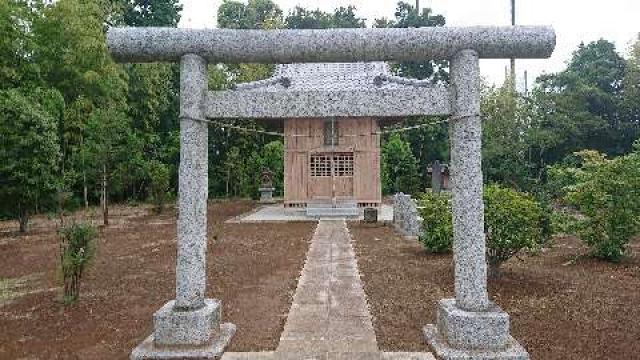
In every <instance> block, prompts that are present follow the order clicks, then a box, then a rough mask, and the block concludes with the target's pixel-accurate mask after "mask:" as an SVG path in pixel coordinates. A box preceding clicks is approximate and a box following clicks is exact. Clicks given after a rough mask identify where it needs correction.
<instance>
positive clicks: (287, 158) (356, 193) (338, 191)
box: [284, 118, 381, 206]
mask: <svg viewBox="0 0 640 360" xmlns="http://www.w3.org/2000/svg"><path fill="white" fill-rule="evenodd" d="M335 121H336V123H337V124H338V125H337V129H338V144H337V145H334V146H331V145H325V134H324V126H325V125H324V124H325V119H313V118H310V119H286V120H285V121H284V134H285V141H284V148H285V150H284V165H285V166H284V168H285V177H284V195H285V204H287V205H289V206H295V205H301V206H304V204H306V203H307V202H308V201H313V200H330V199H331V194H335V195H336V196H337V199H338V200H341V199H349V198H351V199H353V200H355V201H357V202H358V203H359V204H360V205H361V206H364V205H368V204H379V203H380V201H381V184H380V135H379V134H378V132H379V130H380V128H379V125H378V122H377V121H376V119H373V118H337V119H336V120H335ZM349 153H353V170H352V171H353V175H352V177H351V178H350V179H349V178H347V177H334V178H333V180H332V179H331V178H330V177H324V178H322V177H316V176H314V177H312V176H311V175H312V172H313V173H314V174H315V175H318V173H320V174H322V175H327V174H328V173H323V172H322V171H323V169H317V168H313V169H312V168H311V167H310V161H311V157H312V156H317V155H320V157H321V158H323V156H322V155H327V156H330V154H340V155H344V154H349ZM343 158H344V156H343V157H342V158H341V159H343ZM316 159H317V158H316ZM314 165H317V164H314ZM338 170H339V171H340V172H342V173H343V174H344V173H350V171H351V169H350V168H349V169H348V170H345V169H343V168H339V169H338ZM332 171H333V170H332ZM332 181H335V182H334V183H333V184H332ZM331 187H334V189H333V192H332V190H331ZM350 192H351V194H349V193H350Z"/></svg>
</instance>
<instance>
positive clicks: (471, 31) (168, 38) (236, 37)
mask: <svg viewBox="0 0 640 360" xmlns="http://www.w3.org/2000/svg"><path fill="white" fill-rule="evenodd" d="M107 44H108V47H109V51H110V53H111V54H112V55H113V57H114V59H116V61H119V62H157V61H179V60H180V58H181V57H182V56H183V55H186V54H195V55H199V56H201V57H203V58H205V59H207V60H208V61H209V62H212V63H213V62H227V63H241V62H253V63H276V64H281V63H293V62H359V61H415V60H447V59H450V58H452V57H453V56H454V55H455V54H457V53H458V52H460V51H462V50H474V51H476V52H477V54H478V56H479V57H480V58H491V59H500V58H529V59H535V58H548V57H549V56H551V53H552V52H553V50H554V48H555V44H556V35H555V32H554V30H553V29H552V28H551V27H547V26H472V27H424V28H406V29H395V28H393V29H390V28H384V29H381V28H372V29H326V30H288V29H287V30H232V29H179V28H153V27H137V28H111V29H110V30H109V31H108V33H107Z"/></svg>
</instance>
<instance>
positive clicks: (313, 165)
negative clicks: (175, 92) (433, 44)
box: [235, 62, 426, 207]
mask: <svg viewBox="0 0 640 360" xmlns="http://www.w3.org/2000/svg"><path fill="white" fill-rule="evenodd" d="M425 85H426V82H423V81H415V80H409V79H405V78H401V77H397V76H392V75H390V73H389V70H388V66H387V64H386V63H384V62H361V63H304V64H286V65H278V66H277V67H276V70H275V72H274V74H273V76H272V77H271V78H269V79H267V80H261V81H256V82H251V83H245V84H240V85H238V86H237V87H236V89H235V91H240V92H243V91H247V92H264V93H265V94H269V93H271V94H273V93H277V92H292V93H296V94H301V93H322V92H325V93H334V94H344V93H361V92H363V91H364V92H366V91H367V90H368V89H369V90H371V89H398V88H409V87H420V86H425ZM332 100H333V101H335V100H338V99H332V98H331V97H329V98H327V99H326V101H332ZM341 100H344V99H341ZM288 105H289V106H291V104H288ZM350 105H351V106H353V107H354V108H358V106H360V104H358V103H354V104H350ZM297 106H300V107H304V106H305V104H304V103H303V102H301V103H300V104H298V105H297ZM399 119H400V118H399V117H384V118H380V117H363V116H332V117H322V118H319V117H304V118H302V117H291V118H284V119H282V122H281V123H279V125H280V126H281V128H282V129H283V130H284V148H285V150H284V202H285V206H286V207H307V205H309V204H318V203H331V204H334V205H335V204H337V203H352V204H356V205H357V206H358V207H370V206H374V207H375V206H379V205H380V203H381V200H382V195H381V182H380V128H381V126H382V125H386V124H390V123H392V122H394V121H397V120H399Z"/></svg>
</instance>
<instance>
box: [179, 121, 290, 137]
mask: <svg viewBox="0 0 640 360" xmlns="http://www.w3.org/2000/svg"><path fill="white" fill-rule="evenodd" d="M189 119H190V120H195V121H200V122H203V123H206V124H210V125H215V126H218V127H221V128H223V129H224V128H228V129H234V130H238V131H243V132H250V133H257V134H264V135H272V136H280V137H284V136H285V135H284V134H283V133H279V132H275V131H266V130H260V129H251V128H244V127H241V126H236V125H230V124H225V123H223V122H220V121H211V120H209V119H194V118H189Z"/></svg>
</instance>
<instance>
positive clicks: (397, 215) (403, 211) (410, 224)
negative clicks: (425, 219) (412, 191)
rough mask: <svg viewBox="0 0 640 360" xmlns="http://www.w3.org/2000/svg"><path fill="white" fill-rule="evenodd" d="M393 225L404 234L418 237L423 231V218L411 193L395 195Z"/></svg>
mask: <svg viewBox="0 0 640 360" xmlns="http://www.w3.org/2000/svg"><path fill="white" fill-rule="evenodd" d="M393 225H394V226H395V228H396V229H397V230H398V231H399V232H400V233H401V234H403V235H405V236H408V237H411V238H417V237H418V236H420V233H421V231H422V218H421V217H420V214H419V212H418V207H417V205H416V201H415V200H414V199H412V198H411V195H408V194H404V193H397V194H395V195H393Z"/></svg>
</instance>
